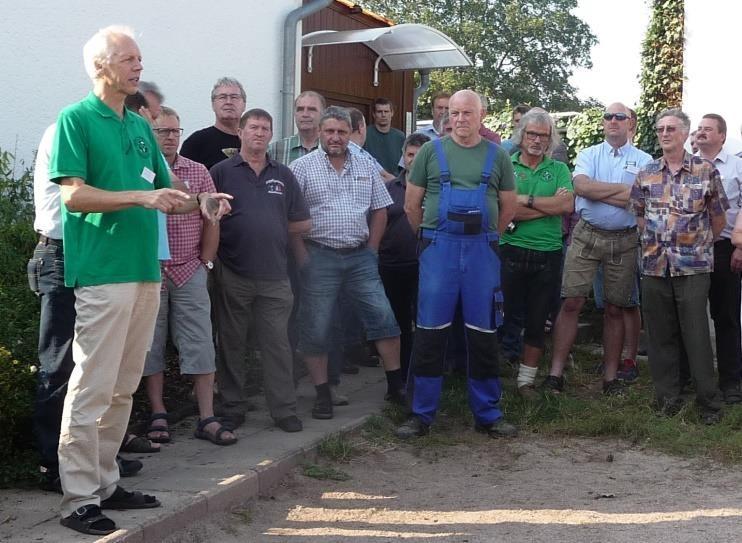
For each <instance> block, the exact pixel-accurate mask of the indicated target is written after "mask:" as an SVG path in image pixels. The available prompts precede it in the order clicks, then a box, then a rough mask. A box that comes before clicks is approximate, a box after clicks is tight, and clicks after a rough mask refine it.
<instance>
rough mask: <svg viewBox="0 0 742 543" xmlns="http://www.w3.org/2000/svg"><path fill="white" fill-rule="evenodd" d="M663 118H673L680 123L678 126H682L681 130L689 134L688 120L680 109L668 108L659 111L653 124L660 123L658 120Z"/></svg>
mask: <svg viewBox="0 0 742 543" xmlns="http://www.w3.org/2000/svg"><path fill="white" fill-rule="evenodd" d="M665 117H675V118H676V119H677V120H679V121H680V124H682V125H683V129H684V130H685V131H686V132H690V119H689V118H688V116H687V115H686V114H685V113H683V110H681V109H680V108H670V109H665V110H663V111H660V113H659V114H658V115H657V119H655V121H654V122H655V124H657V123H658V122H660V119H664V118H665Z"/></svg>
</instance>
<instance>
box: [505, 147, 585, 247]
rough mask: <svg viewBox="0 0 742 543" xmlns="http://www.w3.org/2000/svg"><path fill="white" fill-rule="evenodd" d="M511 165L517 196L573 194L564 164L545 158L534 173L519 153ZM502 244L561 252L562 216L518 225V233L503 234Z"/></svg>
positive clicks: (522, 222) (552, 216)
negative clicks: (563, 192)
mask: <svg viewBox="0 0 742 543" xmlns="http://www.w3.org/2000/svg"><path fill="white" fill-rule="evenodd" d="M512 161H513V170H514V171H515V189H516V190H517V191H518V194H528V195H531V194H532V195H533V196H534V197H538V196H554V194H555V193H556V191H557V189H559V188H565V189H567V190H568V191H570V192H572V190H573V189H572V179H571V176H570V174H569V169H568V168H567V166H566V165H565V164H564V163H563V162H559V161H557V160H553V159H551V158H548V157H544V159H543V160H542V161H541V163H540V164H539V165H538V166H537V167H536V169H535V170H532V169H531V168H529V167H528V166H526V165H525V164H523V163H522V162H521V161H520V151H519V152H517V153H515V154H514V155H513V156H512ZM500 244H501V245H505V244H510V245H515V246H516V247H522V248H524V249H533V250H535V251H559V250H561V248H562V216H561V215H550V216H548V217H540V218H538V219H532V220H530V221H518V228H517V229H516V230H515V232H513V233H512V234H508V233H504V234H503V235H502V238H501V239H500Z"/></svg>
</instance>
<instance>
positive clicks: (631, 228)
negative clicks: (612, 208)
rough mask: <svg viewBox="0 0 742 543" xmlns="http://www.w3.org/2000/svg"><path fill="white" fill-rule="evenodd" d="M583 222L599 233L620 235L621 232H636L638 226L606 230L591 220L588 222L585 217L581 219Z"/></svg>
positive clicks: (588, 227) (586, 226)
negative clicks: (593, 223) (591, 222)
mask: <svg viewBox="0 0 742 543" xmlns="http://www.w3.org/2000/svg"><path fill="white" fill-rule="evenodd" d="M581 220H582V224H584V225H585V228H587V229H589V230H592V231H594V232H597V233H598V234H604V235H620V234H630V233H632V232H636V226H629V227H626V228H619V229H617V230H606V229H605V228H598V227H597V226H593V225H592V224H590V223H589V222H587V221H586V220H585V219H581Z"/></svg>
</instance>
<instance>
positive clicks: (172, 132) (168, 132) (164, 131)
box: [152, 128, 183, 137]
mask: <svg viewBox="0 0 742 543" xmlns="http://www.w3.org/2000/svg"><path fill="white" fill-rule="evenodd" d="M152 130H153V131H154V133H155V134H157V135H158V136H165V137H168V136H180V135H181V134H182V133H183V129H182V128H153V129H152Z"/></svg>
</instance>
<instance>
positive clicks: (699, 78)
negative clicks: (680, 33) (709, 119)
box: [683, 0, 742, 153]
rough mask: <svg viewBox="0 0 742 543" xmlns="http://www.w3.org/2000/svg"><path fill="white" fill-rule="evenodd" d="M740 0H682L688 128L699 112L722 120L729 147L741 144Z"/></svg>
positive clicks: (737, 147)
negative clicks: (714, 115)
mask: <svg viewBox="0 0 742 543" xmlns="http://www.w3.org/2000/svg"><path fill="white" fill-rule="evenodd" d="M741 22H742V2H740V0H714V1H713V2H709V1H708V0H685V54H684V64H685V66H684V71H685V83H684V85H683V110H684V111H685V112H686V113H687V114H688V115H689V116H690V119H691V123H692V124H691V126H692V127H693V129H695V127H696V126H697V125H698V121H699V120H700V119H701V117H702V116H703V115H704V114H705V113H718V114H719V115H721V116H722V117H724V119H725V120H726V121H727V145H726V148H727V150H728V151H730V152H734V153H737V152H739V151H740V150H742V139H741V138H740V126H741V125H742V70H740V69H739V67H738V62H737V57H738V52H739V41H740V23H741Z"/></svg>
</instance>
